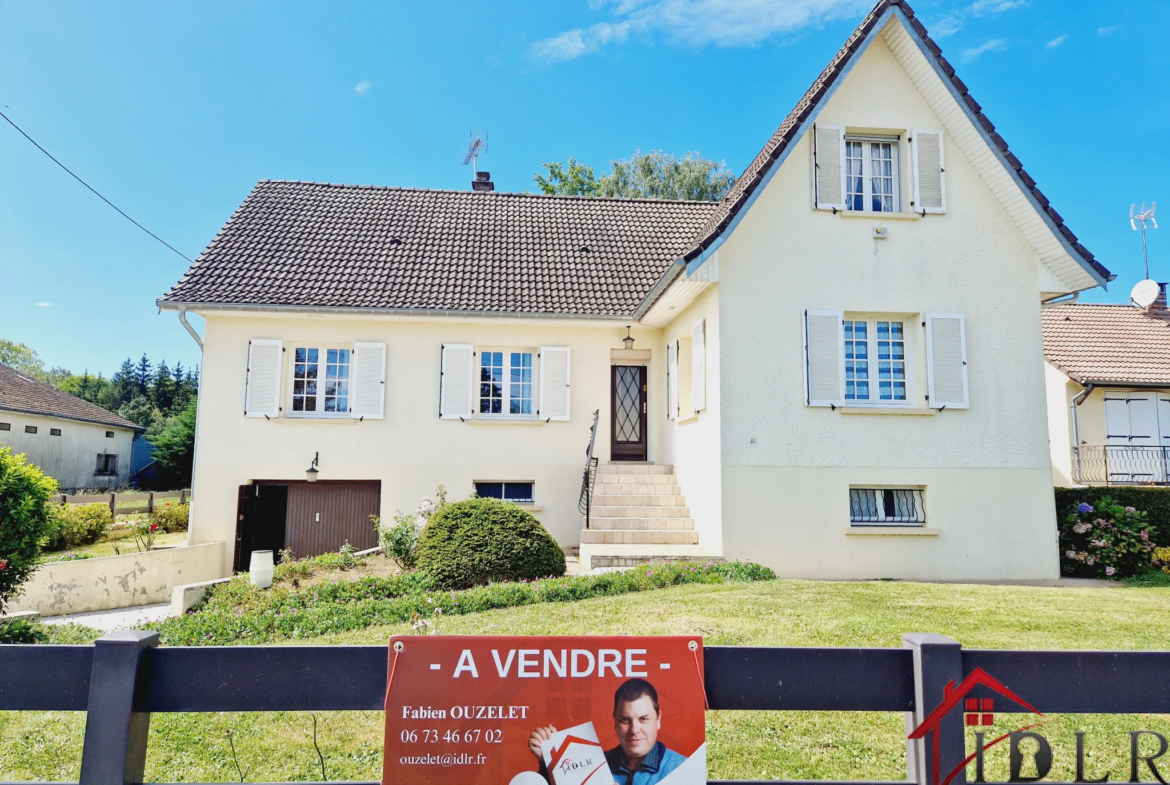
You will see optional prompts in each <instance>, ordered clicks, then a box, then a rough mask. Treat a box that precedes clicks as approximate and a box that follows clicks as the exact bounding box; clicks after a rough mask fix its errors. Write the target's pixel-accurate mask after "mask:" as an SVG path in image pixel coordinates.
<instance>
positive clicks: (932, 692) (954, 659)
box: [902, 632, 967, 785]
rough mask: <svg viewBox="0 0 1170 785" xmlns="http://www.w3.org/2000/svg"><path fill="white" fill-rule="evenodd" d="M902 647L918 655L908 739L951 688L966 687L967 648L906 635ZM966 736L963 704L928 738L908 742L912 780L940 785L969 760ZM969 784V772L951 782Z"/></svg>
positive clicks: (942, 639)
mask: <svg viewBox="0 0 1170 785" xmlns="http://www.w3.org/2000/svg"><path fill="white" fill-rule="evenodd" d="M902 647H903V648H906V649H911V650H912V651H913V653H914V711H912V712H906V735H907V736H909V735H910V732H911V731H913V730H914V729H915V728H917V727H918V726H919V725H920V724H922V721H923V720H925V719H926V718H927V717H929V716H930V713H931V712H932V711H934V710H935V709H936V708H938V707H939V706H941V705H942V703H943V701H944V700H945V699H946V698H947V697H949V692H950V690H948V689H947V688H948V687H951V688H952V689H953V688H954V687H957V686H959V684H960V683H962V681H963V647H962V645H961V644H960V643H959V642H958V641H956V640H954V639H953V638H948V637H946V636H945V635H937V634H935V633H933V632H910V633H906V634H905V635H903V636H902ZM951 682H953V684H952V683H951ZM963 732H964V731H963V708H962V705H961V702H960V705H959V706H958V711H952V712H950V713H948V714H947V715H946V716H944V717H943V718H942V720H941V721H940V722H939V724H938V726H937V727H936V728H935V729H934V730H933V731H931V732H930V733H928V734H927V737H926V738H923V739H918V740H915V741H911V740H909V739H907V741H906V769H907V774H908V776H909V779H910V780H912V781H914V782H917V783H918V785H940V783H941V781H942V780H943V779H944V778H946V776H947V775H948V774H949V773H950V772H951V771H952V770H953V769H954V768H955V767H956V766H958V765H959V764H960V763H962V762H963V758H965V757H966V754H965V749H964V739H963ZM936 745H937V747H936ZM936 749H937V750H938V761H937V764H936V761H935V750H936ZM936 771H937V772H938V775H937V777H936V775H935V772H936ZM966 782H967V777H966V772H964V771H960V772H959V773H958V774H957V775H955V778H954V779H953V780H951V785H965V784H966Z"/></svg>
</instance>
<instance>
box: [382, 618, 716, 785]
mask: <svg viewBox="0 0 1170 785" xmlns="http://www.w3.org/2000/svg"><path fill="white" fill-rule="evenodd" d="M702 674H703V641H702V638H696V637H654V638H650V637H482V636H397V637H394V638H392V639H391V640H390V661H389V675H388V686H387V689H386V748H385V761H384V763H383V769H382V782H383V785H390V784H391V783H393V784H394V785H432V784H433V783H450V782H459V783H460V784H461V785H611V784H612V783H618V785H625V783H627V782H630V781H632V779H631V774H632V773H634V772H637V773H638V778H637V779H638V782H639V783H645V785H657V783H662V782H665V783H669V785H700V783H706V781H707V747H706V735H705V734H706V731H705V725H704V719H705V717H704V709H705V705H706V704H705V695H704V689H703V678H702Z"/></svg>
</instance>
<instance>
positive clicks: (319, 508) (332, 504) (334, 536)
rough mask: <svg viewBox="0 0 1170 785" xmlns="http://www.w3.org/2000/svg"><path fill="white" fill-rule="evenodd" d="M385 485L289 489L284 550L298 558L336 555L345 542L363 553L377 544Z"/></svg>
mask: <svg viewBox="0 0 1170 785" xmlns="http://www.w3.org/2000/svg"><path fill="white" fill-rule="evenodd" d="M381 500H382V484H381V483H378V482H315V483H299V484H296V485H289V488H288V523H287V525H286V527H285V538H284V542H285V547H286V548H290V549H291V550H292V552H293V553H294V554H296V555H297V557H298V558H303V557H305V556H318V555H320V554H322V553H328V552H329V551H336V550H337V549H338V548H340V547H341V546H342V545H344V544H345V543H346V542H349V544H350V545H352V546H353V547H354V548H355V549H357V550H359V551H361V550H365V549H366V548H373V547H374V546H375V545H377V544H378V537H377V535H376V534H375V533H374V524H373V523H372V522H371V521H370V516H371V515H378V514H379V512H380V509H379V508H380V506H381Z"/></svg>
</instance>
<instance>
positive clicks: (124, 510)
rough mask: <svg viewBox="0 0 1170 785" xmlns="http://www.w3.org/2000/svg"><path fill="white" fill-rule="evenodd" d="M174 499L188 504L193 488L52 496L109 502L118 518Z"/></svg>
mask: <svg viewBox="0 0 1170 785" xmlns="http://www.w3.org/2000/svg"><path fill="white" fill-rule="evenodd" d="M170 499H174V500H175V503H177V504H186V503H187V502H189V501H191V489H190V488H184V489H183V490H181V491H165V492H160V491H151V492H149V493H94V494H81V495H77V494H70V493H62V494H58V495H57V496H54V497H52V499H51V501H53V502H56V503H57V504H108V505H109V506H110V515H112V516H113V517H115V518H117V517H118V516H119V515H133V514H134V513H139V512H154V508H155V506H156V505H158V504H165V503H167V501H168V500H170ZM126 502H141V504H135V505H133V506H129V507H127V506H125V505H126Z"/></svg>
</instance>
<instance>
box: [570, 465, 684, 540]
mask: <svg viewBox="0 0 1170 785" xmlns="http://www.w3.org/2000/svg"><path fill="white" fill-rule="evenodd" d="M686 504H687V501H686V498H685V497H684V496H683V495H682V489H681V488H680V487H679V486H678V482H677V479H676V478H675V476H674V467H672V466H659V465H655V464H652V463H607V464H603V465H601V466H598V468H597V478H596V480H595V482H594V486H593V505H592V509H591V513H590V516H589V528H588V529H582V531H581V544H582V545H698V544H699V533H698V532H696V531H695V521H694V520H693V519H692V518H691V511H690V509H689V508H688V507H687V506H686Z"/></svg>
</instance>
